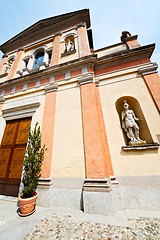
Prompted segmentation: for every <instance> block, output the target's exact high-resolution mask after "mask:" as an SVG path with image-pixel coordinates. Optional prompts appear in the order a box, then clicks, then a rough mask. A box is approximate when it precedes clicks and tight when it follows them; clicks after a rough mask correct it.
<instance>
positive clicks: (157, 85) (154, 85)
mask: <svg viewBox="0 0 160 240" xmlns="http://www.w3.org/2000/svg"><path fill="white" fill-rule="evenodd" d="M143 78H144V81H145V82H146V85H147V87H148V89H149V91H150V93H151V95H152V97H153V100H154V102H155V104H156V106H157V108H158V110H159V112H160V77H159V75H158V73H151V74H146V75H144V76H143Z"/></svg>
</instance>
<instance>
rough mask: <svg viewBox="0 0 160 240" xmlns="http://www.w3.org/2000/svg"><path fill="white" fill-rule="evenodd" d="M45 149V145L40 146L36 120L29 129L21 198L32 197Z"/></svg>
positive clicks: (38, 127) (39, 134) (39, 133)
mask: <svg viewBox="0 0 160 240" xmlns="http://www.w3.org/2000/svg"><path fill="white" fill-rule="evenodd" d="M45 150H47V148H46V147H45V145H44V146H43V147H42V148H41V132H40V126H38V122H37V123H36V125H35V128H34V129H33V130H31V129H29V137H28V142H27V149H26V153H25V159H24V171H23V177H22V183H23V190H22V194H23V195H22V197H23V198H30V197H33V196H34V194H35V192H36V189H37V185H38V180H39V178H40V172H41V165H42V162H43V160H44V152H45Z"/></svg>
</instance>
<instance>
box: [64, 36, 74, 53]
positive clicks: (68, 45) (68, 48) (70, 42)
mask: <svg viewBox="0 0 160 240" xmlns="http://www.w3.org/2000/svg"><path fill="white" fill-rule="evenodd" d="M64 43H65V52H72V51H74V50H75V38H74V35H69V36H67V37H65V39H64Z"/></svg>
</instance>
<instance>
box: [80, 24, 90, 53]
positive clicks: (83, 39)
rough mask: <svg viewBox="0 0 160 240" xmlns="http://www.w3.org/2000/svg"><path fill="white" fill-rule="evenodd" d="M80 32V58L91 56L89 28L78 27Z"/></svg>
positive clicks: (82, 25)
mask: <svg viewBox="0 0 160 240" xmlns="http://www.w3.org/2000/svg"><path fill="white" fill-rule="evenodd" d="M77 32H78V45H79V55H80V57H83V56H86V55H89V54H90V49H89V42H88V36H87V28H86V25H85V24H80V25H78V27H77Z"/></svg>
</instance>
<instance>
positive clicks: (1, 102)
mask: <svg viewBox="0 0 160 240" xmlns="http://www.w3.org/2000/svg"><path fill="white" fill-rule="evenodd" d="M4 102H5V98H4V97H1V96H0V104H3V103H4Z"/></svg>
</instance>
